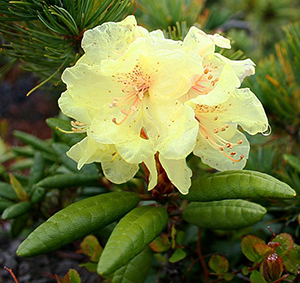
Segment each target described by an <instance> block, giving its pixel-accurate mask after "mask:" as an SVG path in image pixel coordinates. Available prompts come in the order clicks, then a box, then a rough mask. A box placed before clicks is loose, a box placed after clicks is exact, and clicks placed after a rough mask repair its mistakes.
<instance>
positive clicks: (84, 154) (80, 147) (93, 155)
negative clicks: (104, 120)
mask: <svg viewBox="0 0 300 283" xmlns="http://www.w3.org/2000/svg"><path fill="white" fill-rule="evenodd" d="M107 149H108V146H107V145H103V144H99V143H97V142H95V141H94V140H93V139H91V138H89V137H86V138H84V139H83V140H82V141H80V142H79V143H77V144H75V145H74V146H72V147H71V148H70V150H69V151H68V152H67V155H68V156H69V157H70V158H71V159H73V160H74V161H76V162H77V163H78V166H77V167H78V170H80V169H81V168H82V166H83V165H84V164H89V163H92V162H100V161H101V158H102V155H103V153H104V152H105V151H106V150H107Z"/></svg>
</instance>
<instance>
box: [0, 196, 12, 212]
mask: <svg viewBox="0 0 300 283" xmlns="http://www.w3.org/2000/svg"><path fill="white" fill-rule="evenodd" d="M13 204H14V202H12V201H10V200H8V199H2V198H1V199H0V213H2V212H3V211H4V210H5V209H6V208H7V207H9V206H11V205H13Z"/></svg>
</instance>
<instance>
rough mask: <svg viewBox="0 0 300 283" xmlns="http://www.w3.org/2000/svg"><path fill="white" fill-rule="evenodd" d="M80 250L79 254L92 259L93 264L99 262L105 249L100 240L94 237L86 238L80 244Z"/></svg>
mask: <svg viewBox="0 0 300 283" xmlns="http://www.w3.org/2000/svg"><path fill="white" fill-rule="evenodd" d="M80 248H81V249H80V250H79V251H77V253H82V254H85V255H87V256H89V257H90V260H91V261H92V262H97V263H98V261H99V258H100V255H101V253H102V251H103V248H102V247H101V246H100V244H99V242H98V239H97V238H96V237H95V236H93V235H88V236H86V237H85V238H84V239H83V241H82V242H81V243H80Z"/></svg>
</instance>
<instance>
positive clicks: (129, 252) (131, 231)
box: [98, 206, 168, 275]
mask: <svg viewBox="0 0 300 283" xmlns="http://www.w3.org/2000/svg"><path fill="white" fill-rule="evenodd" d="M167 221H168V214H167V212H166V209H165V208H163V207H153V206H141V207H137V208H135V209H133V210H132V211H130V212H129V213H128V214H126V215H125V216H124V217H123V218H122V219H121V220H120V222H119V223H118V224H117V226H116V228H115V229H114V230H113V232H112V234H111V236H110V238H109V239H108V242H107V244H106V246H105V247H104V250H103V253H102V255H101V257H100V261H99V264H98V273H99V274H101V275H108V274H110V273H112V272H114V271H116V270H117V269H118V268H120V267H121V266H123V265H124V264H126V263H127V262H128V261H130V260H131V259H132V258H133V257H135V256H136V255H137V254H139V253H140V252H141V251H142V250H144V249H145V247H146V246H147V245H148V244H149V243H150V242H151V241H153V239H155V237H157V236H158V235H159V234H160V233H161V232H162V230H163V229H164V228H165V227H166V225H167Z"/></svg>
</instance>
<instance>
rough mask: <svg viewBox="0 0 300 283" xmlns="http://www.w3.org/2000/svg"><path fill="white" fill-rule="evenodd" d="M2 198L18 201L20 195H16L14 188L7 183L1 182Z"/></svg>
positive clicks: (0, 191) (0, 193) (0, 195)
mask: <svg viewBox="0 0 300 283" xmlns="http://www.w3.org/2000/svg"><path fill="white" fill-rule="evenodd" d="M0 197H4V198H7V199H10V200H17V199H18V195H17V194H16V192H15V190H14V189H13V187H12V186H11V185H10V184H8V183H5V182H0Z"/></svg>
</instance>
